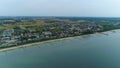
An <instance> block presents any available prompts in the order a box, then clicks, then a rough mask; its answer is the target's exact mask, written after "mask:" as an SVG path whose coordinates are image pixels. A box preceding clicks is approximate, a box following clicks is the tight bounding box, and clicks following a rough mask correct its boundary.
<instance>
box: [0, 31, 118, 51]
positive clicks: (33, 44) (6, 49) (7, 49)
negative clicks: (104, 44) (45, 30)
mask: <svg viewBox="0 0 120 68" xmlns="http://www.w3.org/2000/svg"><path fill="white" fill-rule="evenodd" d="M117 30H120V29H116V30H110V31H105V32H97V33H98V34H101V33H106V32H111V31H117ZM95 34H96V33H93V34H86V35H80V36H73V37H66V38H59V39H53V40H47V41H40V42H35V43H28V44H24V45H20V46H13V47H9V48H3V49H0V52H6V51H10V50H15V49H18V48H25V47H30V46H38V45H40V44H44V43H50V42H55V41H61V40H70V39H74V38H78V37H82V36H88V35H95Z"/></svg>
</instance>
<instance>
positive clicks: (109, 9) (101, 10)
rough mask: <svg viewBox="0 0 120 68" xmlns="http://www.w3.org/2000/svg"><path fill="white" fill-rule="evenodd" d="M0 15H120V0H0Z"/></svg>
mask: <svg viewBox="0 0 120 68" xmlns="http://www.w3.org/2000/svg"><path fill="white" fill-rule="evenodd" d="M0 16H78V17H120V0H0Z"/></svg>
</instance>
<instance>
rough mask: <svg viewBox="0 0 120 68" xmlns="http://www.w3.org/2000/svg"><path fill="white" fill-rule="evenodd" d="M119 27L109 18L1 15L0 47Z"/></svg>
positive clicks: (117, 22)
mask: <svg viewBox="0 0 120 68" xmlns="http://www.w3.org/2000/svg"><path fill="white" fill-rule="evenodd" d="M103 23H104V24H103ZM119 28H120V23H119V20H118V21H116V20H115V21H114V19H113V20H111V19H109V18H107V19H105V18H103V19H102V18H72V17H70V18H64V17H5V18H4V17H0V48H6V47H12V46H19V45H23V44H28V43H34V42H40V41H45V40H52V39H59V38H66V37H74V36H81V35H85V34H92V33H96V32H103V31H108V30H112V29H119Z"/></svg>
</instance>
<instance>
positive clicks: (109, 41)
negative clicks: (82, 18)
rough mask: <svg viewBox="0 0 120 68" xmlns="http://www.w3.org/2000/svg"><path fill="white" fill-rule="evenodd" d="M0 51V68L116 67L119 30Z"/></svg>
mask: <svg viewBox="0 0 120 68" xmlns="http://www.w3.org/2000/svg"><path fill="white" fill-rule="evenodd" d="M107 34H108V35H104V34H95V35H92V36H91V35H89V36H82V37H80V38H75V39H70V40H63V41H56V42H51V43H44V44H40V45H38V46H32V47H27V48H22V49H16V50H11V51H7V52H0V68H120V30H117V31H116V32H115V33H114V32H107Z"/></svg>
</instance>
